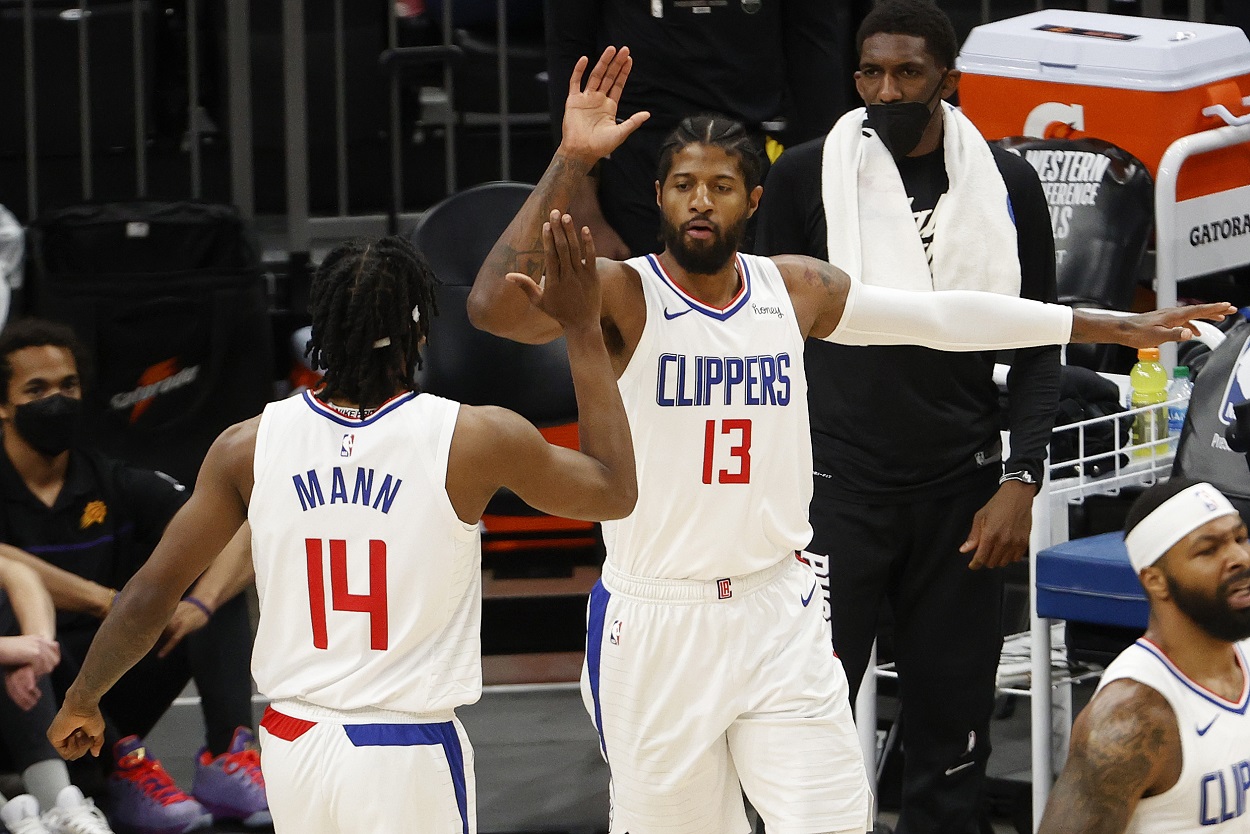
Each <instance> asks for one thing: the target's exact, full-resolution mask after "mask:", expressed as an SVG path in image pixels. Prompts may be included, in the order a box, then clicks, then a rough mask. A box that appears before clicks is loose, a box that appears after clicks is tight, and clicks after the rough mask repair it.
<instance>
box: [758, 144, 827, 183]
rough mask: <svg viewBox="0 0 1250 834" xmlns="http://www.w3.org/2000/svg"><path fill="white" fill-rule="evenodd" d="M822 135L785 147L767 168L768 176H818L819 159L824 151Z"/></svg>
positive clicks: (783, 177) (770, 177)
mask: <svg viewBox="0 0 1250 834" xmlns="http://www.w3.org/2000/svg"><path fill="white" fill-rule="evenodd" d="M825 139H826V137H824V136H818V137H816V138H815V139H808V140H807V141H806V142H799V143H798V144H797V145H791V146H790V147H788V148H786V149H785V151H784V152H783V153H782V154H781V156H779V157H777V161H776V162H774V163H773V164H772V165H770V166H769V168H768V177H769V179H772V178H773V177H774V176H777V175H778V174H779V175H780V177H781V178H782V179H785V178H790V177H810V176H817V177H818V176H820V166H821V159H822V158H823V156H824V151H825Z"/></svg>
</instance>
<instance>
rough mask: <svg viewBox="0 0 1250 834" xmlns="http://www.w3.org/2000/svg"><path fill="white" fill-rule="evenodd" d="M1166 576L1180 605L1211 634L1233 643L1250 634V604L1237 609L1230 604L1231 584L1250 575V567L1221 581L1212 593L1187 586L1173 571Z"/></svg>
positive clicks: (1174, 599)
mask: <svg viewBox="0 0 1250 834" xmlns="http://www.w3.org/2000/svg"><path fill="white" fill-rule="evenodd" d="M1164 579H1165V580H1166V581H1167V583H1168V592H1169V593H1171V594H1172V601H1173V602H1175V603H1176V607H1177V608H1179V609H1180V611H1181V613H1182V614H1184V615H1185V616H1187V617H1189V619H1191V620H1193V621H1194V623H1196V624H1197V625H1198V627H1199V628H1201V629H1202V630H1203V631H1205V632H1206V633H1207V634H1210V635H1211V636H1212V637H1214V638H1215V639H1217V640H1226V641H1228V642H1229V643H1236V642H1238V641H1239V640H1245V639H1246V638H1247V637H1250V608H1242V609H1234V608H1233V607H1232V606H1230V605H1229V604H1228V589H1229V587H1231V586H1232V585H1233V584H1234V583H1238V582H1245V581H1246V580H1247V579H1250V570H1244V571H1242V572H1241V573H1238V574H1236V575H1235V576H1232V577H1230V578H1228V579H1227V580H1225V581H1223V582H1221V583H1220V585H1219V587H1218V588H1216V591H1215V593H1214V594H1211V595H1207V594H1203V593H1202V592H1200V591H1194V590H1190V589H1189V588H1185V587H1183V586H1182V585H1180V584H1179V583H1178V582H1177V581H1176V580H1175V579H1173V578H1172V576H1171V575H1169V574H1166V573H1165V574H1164Z"/></svg>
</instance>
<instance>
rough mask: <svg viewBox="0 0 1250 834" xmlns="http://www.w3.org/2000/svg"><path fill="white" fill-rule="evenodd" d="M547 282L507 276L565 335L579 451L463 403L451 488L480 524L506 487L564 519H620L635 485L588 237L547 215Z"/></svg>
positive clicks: (460, 509) (563, 218)
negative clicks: (601, 322)
mask: <svg viewBox="0 0 1250 834" xmlns="http://www.w3.org/2000/svg"><path fill="white" fill-rule="evenodd" d="M543 243H544V250H545V262H546V270H545V272H546V281H545V282H544V284H543V285H542V286H540V285H539V284H537V283H536V282H535V281H534V280H533V279H531V278H530V277H529V276H526V275H521V274H517V273H513V274H511V275H509V276H508V279H509V280H510V281H512V282H514V283H515V284H516V285H517V288H518V291H519V292H521V293H522V294H523V296H524V297H526V298H527V303H531V304H533V305H534V306H535V307H536V308H537V309H539V310H541V311H542V312H543V313H544V314H545V315H548V316H550V317H551V318H552V320H553V321H556V322H557V323H558V324H559V325H560V326H561V327H562V328H563V330H564V337H565V345H566V347H567V350H568V354H569V368H570V370H571V371H572V374H573V388H574V391H575V392H576V395H577V413H578V434H579V437H580V444H581V451H580V452H578V451H574V450H572V449H565V448H562V447H560V446H553V445H550V444H548V443H547V442H546V440H544V439H543V437H542V435H541V434H539V433H538V430H537V429H536V428H534V426H533V425H531V424H530V423H529V422H528V421H526V420H525V419H523V418H522V417H521V416H520V415H517V414H515V413H513V412H511V411H507V410H506V409H502V408H466V407H463V406H462V407H461V411H460V417H459V419H458V420H457V423H456V434H455V436H454V438H453V439H452V447H451V461H450V463H449V465H448V473H447V488H448V490H447V491H448V494H449V495H450V496H451V499H452V504H453V506H455V508H456V512H457V514H459V516H460V518H461V519H462V520H464V521H467V522H470V523H471V522H474V521H476V520H477V519H478V518H479V517H480V516H481V514H482V511H483V509H484V508H485V506H486V502H487V501H489V500H490V497H491V495H493V494H494V492H495V490H496V489H497V488H499V487H500V486H506V487H508V488H509V489H511V490H512V491H513V492H515V493H516V494H517V495H518V496H519V497H520V498H521V499H522V500H523V501H525V502H526V503H528V504H529V505H530V506H532V507H535V508H536V509H539V510H542V511H543V512H547V513H552V514H554V515H560V516H565V517H567V518H580V519H585V520H589V521H600V520H603V519H608V518H621V517H623V516H625V515H628V514H629V513H630V512H631V511H633V508H634V502H635V500H636V498H637V495H638V485H637V480H636V477H635V472H634V450H633V444H632V442H631V439H630V432H629V423H628V420H627V418H626V416H625V407H624V405H623V404H622V402H621V395H620V391H619V390H618V389H617V387H616V375H615V373H614V372H613V369H612V364H611V361H610V359H609V357H608V351H607V347H606V346H605V345H604V342H603V331H602V329H601V328H600V326H599V315H600V312H599V311H600V291H599V278H598V274H597V269H596V262H595V252H594V241H593V240H592V239H591V236H590V231H589V229H587V228H586V227H582V229H581V231H580V233H579V231H578V230H577V229H575V228H574V227H573V221H572V218H570V217H569V216H568V215H567V214H565V215H561V214H560V213H559V212H556V211H553V212H552V213H551V215H550V220H549V221H548V222H547V223H545V224H544V225H543Z"/></svg>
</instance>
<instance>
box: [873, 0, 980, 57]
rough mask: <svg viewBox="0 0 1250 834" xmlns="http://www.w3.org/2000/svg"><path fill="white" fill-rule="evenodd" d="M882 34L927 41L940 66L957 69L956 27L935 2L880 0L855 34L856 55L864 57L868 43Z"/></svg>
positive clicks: (925, 0) (927, 46)
mask: <svg viewBox="0 0 1250 834" xmlns="http://www.w3.org/2000/svg"><path fill="white" fill-rule="evenodd" d="M879 34H887V35H912V36H914V37H917V38H924V43H925V47H926V49H928V51H929V54H930V55H932V56H933V60H934V61H935V62H937V65H938V66H939V67H941V68H943V69H954V68H955V56H956V55H958V54H959V41H958V39H957V38H956V37H955V27H954V26H952V25H951V19H950V18H949V17H947V16H946V12H944V11H942V10H941V9H939V8H938V7H937V5H936V4H935V3H933V2H932V0H878V2H877V4H876V5H875V6H873V7H872V11H870V12H869V13H868V15H867V16H866V17H865V18H864V22H863V23H861V24H860V25H859V31H858V32H857V33H856V34H855V54H856V55H860V54H862V53H863V51H864V41H866V40H868V39H869V38H871V37H872V36H873V35H879Z"/></svg>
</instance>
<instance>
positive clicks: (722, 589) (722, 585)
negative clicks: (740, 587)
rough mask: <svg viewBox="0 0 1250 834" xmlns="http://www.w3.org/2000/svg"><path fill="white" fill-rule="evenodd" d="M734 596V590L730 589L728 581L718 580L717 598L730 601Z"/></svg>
mask: <svg viewBox="0 0 1250 834" xmlns="http://www.w3.org/2000/svg"><path fill="white" fill-rule="evenodd" d="M733 595H734V592H733V589H732V588H731V587H729V580H728V579H718V580H716V598H717V599H729V598H730V597H731V596H733Z"/></svg>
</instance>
